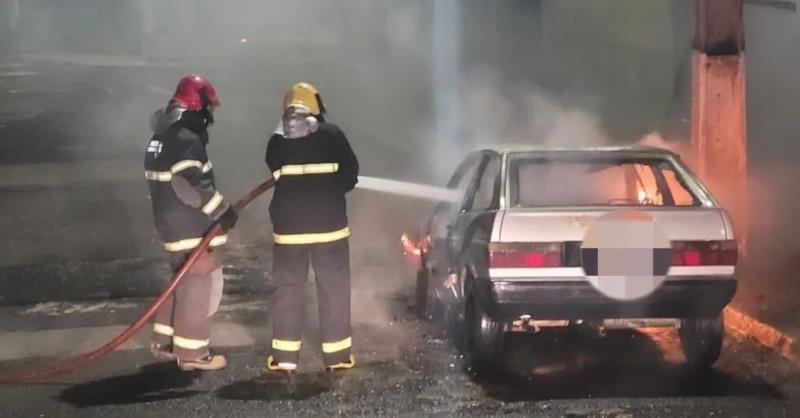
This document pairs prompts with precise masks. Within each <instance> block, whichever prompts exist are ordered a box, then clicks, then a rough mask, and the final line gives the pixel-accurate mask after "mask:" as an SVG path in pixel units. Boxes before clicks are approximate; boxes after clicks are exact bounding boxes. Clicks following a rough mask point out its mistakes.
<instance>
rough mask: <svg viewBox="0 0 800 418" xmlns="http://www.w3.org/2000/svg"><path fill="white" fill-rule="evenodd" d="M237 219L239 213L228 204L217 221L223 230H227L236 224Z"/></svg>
mask: <svg viewBox="0 0 800 418" xmlns="http://www.w3.org/2000/svg"><path fill="white" fill-rule="evenodd" d="M238 220H239V214H237V213H236V209H234V208H233V206H228V209H227V210H225V212H223V213H222V215H220V217H219V219H217V223H219V226H221V227H222V231H223V232H228V231H230V230H231V229H233V227H234V226H236V221H238Z"/></svg>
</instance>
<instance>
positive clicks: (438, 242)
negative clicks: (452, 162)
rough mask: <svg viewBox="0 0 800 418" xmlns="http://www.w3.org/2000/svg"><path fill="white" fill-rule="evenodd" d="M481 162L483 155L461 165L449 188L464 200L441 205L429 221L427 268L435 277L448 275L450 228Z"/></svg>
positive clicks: (470, 157) (448, 185) (449, 183)
mask: <svg viewBox="0 0 800 418" xmlns="http://www.w3.org/2000/svg"><path fill="white" fill-rule="evenodd" d="M480 162H481V155H480V154H472V155H470V156H468V157H467V158H466V159H465V160H464V161H463V162H462V163H461V164H460V165H459V167H458V168H457V169H456V171H455V173H454V174H453V176H452V177H451V178H450V181H449V182H448V183H447V188H448V189H451V190H459V191H462V198H461V199H460V200H459V202H458V203H453V202H442V203H439V205H437V206H436V209H435V211H434V213H433V216H432V217H431V219H430V221H429V224H428V228H427V235H428V236H429V237H430V240H431V241H430V247H429V249H428V252H427V256H426V266H427V267H428V270H429V271H430V273H431V274H433V276H434V277H442V276H444V275H447V274H448V269H449V262H450V251H449V242H450V226H452V225H453V224H455V222H456V220H457V218H458V214H459V213H461V208H462V207H463V204H464V202H465V201H466V198H467V192H468V189H469V188H470V185H472V184H473V182H474V180H475V177H476V174H477V171H478V168H479V165H480Z"/></svg>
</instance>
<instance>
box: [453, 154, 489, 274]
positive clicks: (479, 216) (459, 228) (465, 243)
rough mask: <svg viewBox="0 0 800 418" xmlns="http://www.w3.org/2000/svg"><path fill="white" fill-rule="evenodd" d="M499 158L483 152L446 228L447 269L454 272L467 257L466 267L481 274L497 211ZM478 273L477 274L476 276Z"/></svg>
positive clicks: (484, 266) (484, 265)
mask: <svg viewBox="0 0 800 418" xmlns="http://www.w3.org/2000/svg"><path fill="white" fill-rule="evenodd" d="M501 165H502V158H501V157H500V155H499V154H496V153H493V152H489V151H487V152H486V153H484V155H483V156H482V158H481V161H480V164H479V166H478V171H477V174H476V176H475V178H474V179H473V181H472V184H471V185H470V187H469V189H468V192H467V193H466V195H465V199H464V201H463V203H462V207H461V210H460V211H459V213H458V214H457V216H456V217H455V219H454V221H453V223H452V224H451V225H450V226H449V228H448V229H449V231H450V235H449V243H448V248H449V250H450V264H451V268H450V270H451V271H453V272H456V270H457V269H458V268H461V267H462V266H461V265H460V264H463V263H464V262H465V261H466V260H465V258H469V262H468V263H467V264H469V265H470V266H472V267H474V268H477V269H479V270H481V271H483V270H485V268H487V266H486V264H487V263H485V261H486V260H484V259H487V257H488V248H487V246H488V244H489V241H490V238H491V232H492V227H493V225H494V217H495V214H496V213H497V209H498V208H499V200H500V171H501ZM479 274H480V273H479Z"/></svg>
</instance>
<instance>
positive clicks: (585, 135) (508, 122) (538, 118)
mask: <svg viewBox="0 0 800 418" xmlns="http://www.w3.org/2000/svg"><path fill="white" fill-rule="evenodd" d="M457 74H458V75H457V77H456V78H457V79H458V81H459V82H458V84H457V85H458V91H459V92H460V96H461V100H460V102H459V103H451V107H453V108H456V109H457V111H458V112H459V119H460V121H461V123H460V124H459V126H458V127H457V128H456V133H455V135H453V136H452V137H448V136H436V135H435V134H430V133H428V134H426V133H421V134H418V135H420V136H422V137H424V138H429V140H430V141H433V142H435V145H433V146H432V147H431V148H432V149H434V150H444V151H443V152H436V153H430V154H429V157H430V159H429V160H427V163H429V164H430V165H431V166H432V167H436V168H438V170H436V172H435V173H434V177H435V181H436V182H437V183H442V182H444V181H446V180H447V178H448V176H449V175H450V174H452V172H453V170H454V169H455V167H456V166H457V165H458V163H459V162H460V161H462V159H463V158H464V157H465V156H466V155H467V154H469V153H470V152H472V151H475V150H478V149H481V148H504V147H525V146H543V147H599V146H604V145H609V144H610V143H611V142H610V141H609V138H608V136H607V134H606V132H605V130H604V128H603V126H602V123H601V118H600V115H599V114H597V113H595V112H592V111H590V110H587V109H583V108H579V107H576V106H571V105H570V104H568V102H567V101H566V100H563V99H561V98H559V97H558V96H557V95H555V94H553V93H549V92H548V91H547V90H545V89H544V88H542V87H540V86H537V85H535V84H532V83H522V82H517V83H509V82H508V81H506V80H504V79H503V77H502V75H501V73H500V71H498V70H496V69H495V68H492V67H489V66H479V67H476V68H473V69H469V70H464V71H460V72H459V73H457Z"/></svg>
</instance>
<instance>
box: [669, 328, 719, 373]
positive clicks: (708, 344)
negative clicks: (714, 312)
mask: <svg viewBox="0 0 800 418" xmlns="http://www.w3.org/2000/svg"><path fill="white" fill-rule="evenodd" d="M724 332H725V324H724V321H723V319H722V315H720V316H718V317H716V318H714V319H685V320H683V322H682V323H681V328H680V330H678V334H679V335H680V338H681V347H682V348H683V354H684V355H685V356H686V364H687V365H688V366H689V367H690V368H692V369H694V370H696V371H705V370H708V369H710V368H711V367H712V366H713V365H714V363H716V362H717V360H718V359H719V356H720V354H721V353H722V337H723V334H724Z"/></svg>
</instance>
